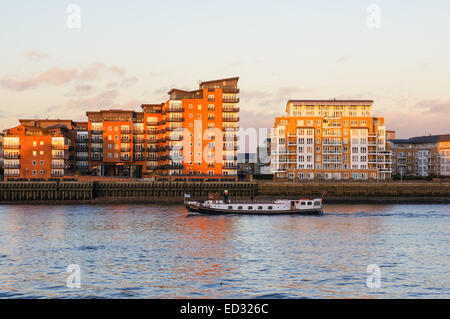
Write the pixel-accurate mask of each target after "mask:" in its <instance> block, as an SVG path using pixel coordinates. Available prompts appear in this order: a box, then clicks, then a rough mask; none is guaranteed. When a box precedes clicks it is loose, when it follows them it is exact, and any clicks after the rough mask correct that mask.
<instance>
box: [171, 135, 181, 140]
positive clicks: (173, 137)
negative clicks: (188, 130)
mask: <svg viewBox="0 0 450 319" xmlns="http://www.w3.org/2000/svg"><path fill="white" fill-rule="evenodd" d="M181 140H183V136H182V135H179V136H171V137H170V138H169V141H181Z"/></svg>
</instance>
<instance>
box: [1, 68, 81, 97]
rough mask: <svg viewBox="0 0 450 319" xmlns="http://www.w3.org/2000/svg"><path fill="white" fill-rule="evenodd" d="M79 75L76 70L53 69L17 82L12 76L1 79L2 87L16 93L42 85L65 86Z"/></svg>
mask: <svg viewBox="0 0 450 319" xmlns="http://www.w3.org/2000/svg"><path fill="white" fill-rule="evenodd" d="M76 75H77V70H76V69H60V68H51V69H49V70H47V71H45V72H43V73H41V74H39V75H37V76H34V77H30V78H28V79H24V80H17V79H15V78H13V77H10V76H5V77H3V78H1V79H0V85H1V86H3V87H5V88H8V89H11V90H15V91H19V92H21V91H25V90H30V89H35V88H37V87H38V86H40V85H41V84H52V85H56V86H59V85H63V84H66V83H69V82H70V81H72V80H73V79H74V78H75V76H76Z"/></svg>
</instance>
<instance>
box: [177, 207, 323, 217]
mask: <svg viewBox="0 0 450 319" xmlns="http://www.w3.org/2000/svg"><path fill="white" fill-rule="evenodd" d="M185 207H186V209H187V211H188V213H189V214H190V215H322V214H323V211H322V209H321V208H314V209H302V210H270V211H268V210H254V211H243V210H221V209H215V208H207V207H199V206H195V205H185Z"/></svg>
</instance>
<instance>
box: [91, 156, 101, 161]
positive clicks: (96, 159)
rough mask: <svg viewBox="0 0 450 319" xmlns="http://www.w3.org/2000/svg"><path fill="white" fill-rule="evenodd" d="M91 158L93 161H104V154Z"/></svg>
mask: <svg viewBox="0 0 450 319" xmlns="http://www.w3.org/2000/svg"><path fill="white" fill-rule="evenodd" d="M91 160H93V161H102V160H103V156H98V155H97V156H92V157H91Z"/></svg>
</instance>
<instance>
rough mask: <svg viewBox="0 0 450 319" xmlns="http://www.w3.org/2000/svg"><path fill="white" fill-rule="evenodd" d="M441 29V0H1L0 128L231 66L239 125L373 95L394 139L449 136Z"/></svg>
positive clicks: (183, 83) (148, 96) (158, 89)
mask: <svg viewBox="0 0 450 319" xmlns="http://www.w3.org/2000/svg"><path fill="white" fill-rule="evenodd" d="M73 5H75V6H73ZM73 8H75V9H73ZM76 9H79V11H78V10H76ZM78 13H79V15H78ZM78 17H79V19H78ZM78 22H79V23H78ZM449 32H450V1H448V0H433V1H422V0H409V1H401V0H388V1H374V0H372V1H364V0H358V1H357V0H340V1H335V0H316V1H301V0H297V1H286V0H285V1H283V0H281V1H280V0H279V1H265V0H259V1H245V0H241V1H235V0H227V1H214V0H209V1H175V0H165V1H148V0H147V1H144V0H142V1H139V0H128V1H117V0H89V1H84V0H83V1H77V0H73V1H61V0H58V1H56V0H46V1H31V0H30V1H26V0H22V1H17V0H13V1H10V0H3V1H2V8H1V11H0V43H1V46H0V61H1V62H0V63H1V67H0V97H1V98H0V129H5V128H10V127H13V126H15V125H17V123H18V122H17V119H19V118H34V117H37V118H60V119H73V120H86V116H85V113H86V111H87V110H91V111H92V110H99V109H110V108H115V109H116V108H122V109H132V110H136V111H140V105H141V104H142V103H161V102H164V101H166V100H167V99H168V95H167V92H168V91H169V90H170V89H171V88H174V87H176V88H180V89H187V90H193V89H196V88H197V87H198V83H199V81H201V80H203V81H205V80H212V79H220V78H226V77H232V76H239V77H240V80H239V86H240V88H241V94H240V98H241V100H240V103H239V104H240V105H239V106H240V110H241V111H240V119H241V126H242V127H243V128H249V127H255V128H257V127H272V126H273V122H274V117H275V116H277V115H282V114H283V113H284V111H285V107H286V102H287V100H289V99H328V98H336V99H372V100H374V102H375V103H374V110H375V115H377V116H384V117H385V122H386V126H387V129H389V130H396V131H397V137H399V138H407V137H411V136H419V135H429V134H445V133H447V134H448V133H450V124H449V123H450V76H449V75H450V58H449V57H450V41H448V34H449Z"/></svg>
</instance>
